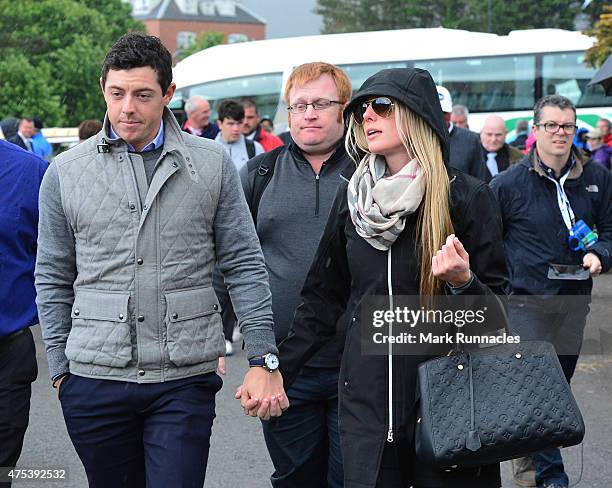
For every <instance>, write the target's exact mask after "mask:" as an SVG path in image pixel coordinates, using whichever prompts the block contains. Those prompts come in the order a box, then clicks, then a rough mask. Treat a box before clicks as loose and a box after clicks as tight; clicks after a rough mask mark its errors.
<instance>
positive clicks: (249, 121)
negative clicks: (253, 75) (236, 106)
mask: <svg viewBox="0 0 612 488" xmlns="http://www.w3.org/2000/svg"><path fill="white" fill-rule="evenodd" d="M241 103H242V106H243V107H244V122H243V123H242V135H244V137H246V138H247V139H250V140H252V141H255V142H258V143H259V144H261V146H262V147H263V148H264V151H271V150H272V149H274V148H275V147H279V146H282V145H283V141H281V140H280V139H279V138H278V137H276V136H275V135H274V134H271V133H269V132H267V131H265V130H264V129H263V127H262V126H261V124H260V120H259V113H258V112H257V105H256V104H255V101H254V100H253V99H251V98H243V99H242V100H241Z"/></svg>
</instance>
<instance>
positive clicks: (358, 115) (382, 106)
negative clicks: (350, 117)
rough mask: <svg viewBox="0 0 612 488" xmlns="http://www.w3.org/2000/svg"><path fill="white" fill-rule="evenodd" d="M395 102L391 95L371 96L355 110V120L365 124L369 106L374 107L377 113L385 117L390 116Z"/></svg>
mask: <svg viewBox="0 0 612 488" xmlns="http://www.w3.org/2000/svg"><path fill="white" fill-rule="evenodd" d="M394 106H395V104H394V103H393V102H392V101H391V99H390V98H389V97H376V98H371V99H370V100H366V101H365V102H362V103H361V104H360V105H359V106H358V107H357V109H356V110H355V112H354V116H355V122H357V123H358V124H363V116H364V114H365V113H366V110H367V109H368V107H372V110H373V111H374V113H375V114H376V115H378V116H379V117H383V118H385V119H386V118H388V117H390V116H391V114H392V113H393V107H394Z"/></svg>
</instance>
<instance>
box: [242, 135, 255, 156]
mask: <svg viewBox="0 0 612 488" xmlns="http://www.w3.org/2000/svg"><path fill="white" fill-rule="evenodd" d="M244 143H245V144H246V151H247V156H248V158H249V159H253V158H254V157H255V143H254V142H253V141H252V140H251V139H247V138H246V137H245V138H244Z"/></svg>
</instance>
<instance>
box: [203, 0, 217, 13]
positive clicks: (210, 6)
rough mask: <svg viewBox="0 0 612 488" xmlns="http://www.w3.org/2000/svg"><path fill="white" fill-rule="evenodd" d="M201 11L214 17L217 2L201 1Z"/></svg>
mask: <svg viewBox="0 0 612 488" xmlns="http://www.w3.org/2000/svg"><path fill="white" fill-rule="evenodd" d="M200 11H201V12H202V15H210V16H211V17H214V16H215V2H213V1H210V0H209V1H206V2H200Z"/></svg>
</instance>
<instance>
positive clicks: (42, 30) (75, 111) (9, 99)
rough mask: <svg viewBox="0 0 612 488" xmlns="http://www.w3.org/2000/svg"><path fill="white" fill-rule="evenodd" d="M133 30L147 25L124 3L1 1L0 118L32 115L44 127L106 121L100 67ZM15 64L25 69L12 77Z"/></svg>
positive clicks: (111, 0) (106, 0) (108, 0)
mask: <svg viewBox="0 0 612 488" xmlns="http://www.w3.org/2000/svg"><path fill="white" fill-rule="evenodd" d="M130 30H144V25H143V24H142V23H140V22H137V21H135V20H134V19H133V18H132V17H131V7H130V5H128V4H126V3H124V2H122V1H121V0H96V1H93V0H22V1H20V2H14V1H12V0H0V117H7V116H15V115H18V114H20V113H24V114H25V113H30V114H32V115H35V116H38V117H40V118H41V119H43V121H44V122H45V124H46V125H51V124H57V125H77V124H78V123H79V122H80V121H81V120H83V119H90V118H98V119H100V118H102V116H103V115H104V111H105V106H104V99H103V98H102V94H101V91H100V86H99V82H98V80H99V77H100V66H101V63H102V60H103V59H104V54H105V53H106V51H107V50H108V49H109V48H110V47H111V46H112V44H113V43H114V42H115V41H116V40H117V39H118V38H119V37H120V36H121V35H122V34H124V33H126V32H128V31H130ZM15 60H19V62H20V63H21V64H22V68H21V69H17V70H16V72H15V73H13V72H12V70H13V69H15V66H14V63H15ZM9 61H10V63H13V64H12V65H11V64H10V63H9ZM17 74H19V76H17ZM14 93H22V94H21V96H20V98H19V100H20V103H19V104H16V103H15V101H14V100H13V98H14ZM19 108H21V110H19V111H17V109H19ZM26 108H27V109H28V110H25V109H26Z"/></svg>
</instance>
